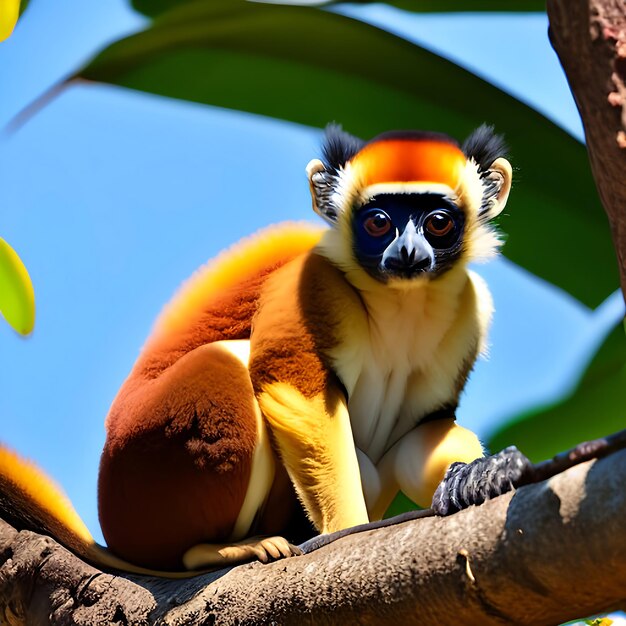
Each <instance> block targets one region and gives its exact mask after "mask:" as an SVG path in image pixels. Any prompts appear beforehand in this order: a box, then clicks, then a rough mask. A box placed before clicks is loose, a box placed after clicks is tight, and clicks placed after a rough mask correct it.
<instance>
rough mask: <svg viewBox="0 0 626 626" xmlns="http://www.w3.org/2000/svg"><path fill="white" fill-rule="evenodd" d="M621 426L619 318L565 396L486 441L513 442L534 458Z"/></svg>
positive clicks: (623, 386)
mask: <svg viewBox="0 0 626 626" xmlns="http://www.w3.org/2000/svg"><path fill="white" fill-rule="evenodd" d="M625 427H626V334H625V333H624V327H623V326H622V324H621V323H620V324H619V325H618V326H617V327H616V328H615V329H614V330H613V331H612V332H611V333H610V334H609V336H608V337H607V338H606V339H605V341H604V343H603V344H602V346H601V347H600V349H599V350H598V352H597V353H596V355H595V356H594V357H593V359H592V361H591V363H590V364H589V366H588V367H587V370H586V371H585V373H584V375H583V377H582V379H581V380H580V382H579V384H578V386H577V387H576V389H575V390H574V391H573V392H572V393H571V394H570V395H569V396H568V397H567V398H566V399H565V400H563V401H561V402H559V403H557V404H554V405H552V406H550V407H548V408H546V409H543V410H538V411H536V412H532V413H528V414H526V415H523V416H521V417H520V418H519V419H517V420H515V421H513V422H511V423H509V424H506V425H505V426H504V427H502V428H501V429H500V430H498V431H497V432H496V433H495V434H494V435H493V436H492V437H491V438H490V440H489V442H488V446H489V449H490V450H492V451H497V450H501V449H502V448H505V447H506V446H509V445H512V444H514V445H516V446H517V447H518V448H519V449H520V450H521V451H522V452H524V454H526V455H527V456H528V457H529V458H530V459H531V460H533V461H535V462H537V461H542V460H544V459H549V458H551V457H552V456H554V455H555V454H557V453H558V452H562V451H563V450H567V449H569V448H572V447H574V446H575V445H577V444H579V443H581V442H582V441H587V440H589V439H596V438H598V437H603V436H604V435H608V434H610V433H613V432H615V431H618V430H622V429H623V428H625Z"/></svg>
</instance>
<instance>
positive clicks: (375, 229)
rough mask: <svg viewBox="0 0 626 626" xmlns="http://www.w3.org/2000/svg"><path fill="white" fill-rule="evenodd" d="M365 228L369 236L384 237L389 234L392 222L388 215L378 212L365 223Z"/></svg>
mask: <svg viewBox="0 0 626 626" xmlns="http://www.w3.org/2000/svg"><path fill="white" fill-rule="evenodd" d="M363 227H364V228H365V231H366V232H367V234H368V235H371V236H372V237H382V236H383V235H386V234H387V233H388V232H389V229H390V228H391V220H390V219H389V216H388V215H387V214H386V213H383V212H382V211H376V212H375V213H373V214H372V215H370V216H369V217H368V218H367V219H366V220H365V221H364V222H363Z"/></svg>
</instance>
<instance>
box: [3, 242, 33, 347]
mask: <svg viewBox="0 0 626 626" xmlns="http://www.w3.org/2000/svg"><path fill="white" fill-rule="evenodd" d="M0 313H2V315H4V318H5V319H6V321H7V322H9V324H10V325H11V326H12V327H13V328H14V329H15V330H16V331H17V332H18V333H21V334H22V335H27V334H28V333H30V332H31V331H32V330H33V326H34V325H35V292H34V291H33V284H32V282H31V280H30V276H29V275H28V271H27V270H26V267H25V266H24V263H22V260H21V259H20V257H19V256H18V255H17V252H15V250H13V248H12V247H11V246H10V245H9V244H8V243H7V242H6V241H5V240H4V239H2V238H0Z"/></svg>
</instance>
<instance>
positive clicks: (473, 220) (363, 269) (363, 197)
mask: <svg viewBox="0 0 626 626" xmlns="http://www.w3.org/2000/svg"><path fill="white" fill-rule="evenodd" d="M503 154H504V146H503V142H502V140H501V138H499V137H497V136H496V135H494V134H493V132H492V129H491V128H489V127H484V126H483V127H480V128H479V129H477V130H476V131H474V133H472V135H470V137H469V138H468V139H467V140H466V142H465V143H464V145H463V147H460V146H459V145H458V144H457V143H456V141H454V140H453V139H451V138H450V137H447V136H445V135H440V134H436V133H430V132H408V131H404V132H400V133H398V132H396V133H386V134H384V135H380V136H378V137H376V138H374V139H372V140H371V141H369V142H367V143H365V142H362V141H361V140H359V139H357V138H355V137H352V136H351V135H347V134H346V133H343V132H342V131H341V130H340V129H338V128H336V127H331V128H330V129H329V131H328V132H327V136H326V143H325V145H324V161H320V160H317V159H314V160H313V161H311V162H310V163H309V166H308V168H307V171H308V174H309V182H310V186H311V193H312V196H313V207H314V209H315V211H316V212H317V213H318V214H319V215H321V216H322V217H323V218H324V219H325V220H326V221H327V222H328V223H329V224H330V225H331V226H332V230H331V232H330V235H329V236H328V237H326V239H325V242H324V251H325V252H324V253H325V254H326V256H327V257H328V258H330V259H331V260H332V261H333V262H334V263H335V264H336V265H337V266H338V267H340V268H341V269H342V270H343V271H344V272H346V276H348V279H349V280H351V281H352V282H353V284H356V282H359V281H360V279H358V275H362V274H364V273H365V275H369V276H370V277H373V278H375V279H376V280H377V281H379V282H382V283H386V284H388V285H389V286H397V287H400V288H404V286H410V285H412V284H413V283H415V284H418V283H420V282H422V281H423V280H424V279H433V278H437V277H439V276H441V275H442V274H444V273H445V272H446V271H447V270H449V269H451V268H452V267H454V265H455V264H456V265H459V266H462V265H463V264H464V263H465V262H466V261H469V260H475V259H479V258H488V257H489V256H491V255H493V253H494V252H495V251H496V250H497V248H498V246H499V243H500V242H499V239H498V236H497V232H496V231H495V229H494V228H493V226H492V224H491V220H492V219H493V218H494V217H495V216H496V215H498V214H499V213H500V212H501V211H502V209H503V208H504V205H505V203H506V199H507V197H508V193H509V189H510V186H511V166H510V165H509V163H508V161H507V160H506V159H505V158H504V157H503V156H502V155H503ZM359 284H361V283H360V282H359Z"/></svg>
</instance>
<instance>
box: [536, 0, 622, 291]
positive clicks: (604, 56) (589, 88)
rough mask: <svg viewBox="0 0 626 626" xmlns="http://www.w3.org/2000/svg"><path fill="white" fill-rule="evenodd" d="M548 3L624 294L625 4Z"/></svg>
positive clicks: (605, 0)
mask: <svg viewBox="0 0 626 626" xmlns="http://www.w3.org/2000/svg"><path fill="white" fill-rule="evenodd" d="M547 5H548V15H549V17H550V34H551V40H552V45H553V46H554V49H555V50H556V52H557V54H558V56H559V59H560V60H561V64H562V65H563V69H564V70H565V74H566V75H567V79H568V81H569V85H570V88H571V90H572V93H573V94H574V98H575V99H576V104H577V105H578V110H579V111H580V115H581V117H582V120H583V126H584V128H585V136H586V139H587V149H588V151H589V159H590V161H591V168H592V170H593V175H594V178H595V180H596V185H597V187H598V191H599V193H600V198H601V200H602V203H603V205H604V208H605V210H606V212H607V215H608V217H609V223H610V225H611V231H612V234H613V242H614V244H615V250H616V252H617V258H618V262H619V266H620V274H621V283H622V293H624V294H626V3H625V2H624V0H548V2H547ZM625 297H626V295H625Z"/></svg>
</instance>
